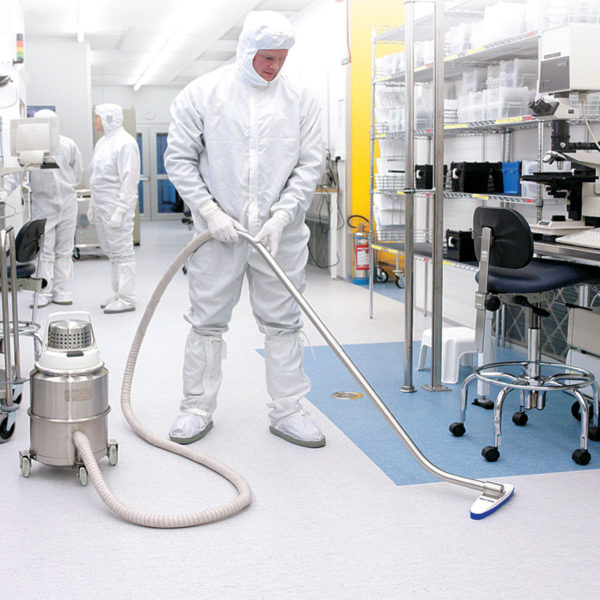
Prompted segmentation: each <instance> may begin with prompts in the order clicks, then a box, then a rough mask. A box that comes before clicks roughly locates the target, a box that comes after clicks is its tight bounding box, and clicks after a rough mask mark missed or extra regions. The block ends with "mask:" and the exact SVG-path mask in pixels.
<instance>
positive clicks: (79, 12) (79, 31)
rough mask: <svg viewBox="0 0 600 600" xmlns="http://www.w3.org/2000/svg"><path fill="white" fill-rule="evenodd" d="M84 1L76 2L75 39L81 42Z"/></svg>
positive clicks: (83, 27)
mask: <svg viewBox="0 0 600 600" xmlns="http://www.w3.org/2000/svg"><path fill="white" fill-rule="evenodd" d="M84 3H85V0H79V2H78V3H77V41H78V42H79V43H80V44H81V42H83V38H84V37H85V25H84V18H83V13H84V8H83V6H84Z"/></svg>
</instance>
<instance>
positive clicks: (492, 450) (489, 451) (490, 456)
mask: <svg viewBox="0 0 600 600" xmlns="http://www.w3.org/2000/svg"><path fill="white" fill-rule="evenodd" d="M576 452H577V451H576ZM481 456H483V458H485V460H487V461H488V462H496V461H497V460H498V459H499V458H500V452H498V448H496V446H486V447H485V448H484V449H483V450H482V451H481Z"/></svg>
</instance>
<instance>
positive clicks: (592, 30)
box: [521, 23, 600, 235]
mask: <svg viewBox="0 0 600 600" xmlns="http://www.w3.org/2000/svg"><path fill="white" fill-rule="evenodd" d="M539 56H540V57H539V77H538V92H539V93H540V94H543V96H540V97H538V98H536V99H535V100H533V101H532V102H530V103H529V107H530V109H531V111H532V113H533V115H534V116H535V117H537V118H538V119H540V120H551V127H552V136H551V146H550V150H549V151H547V152H546V154H545V156H544V158H543V162H545V163H548V164H551V163H553V162H555V161H561V162H564V161H570V163H571V169H570V170H563V171H546V172H538V173H533V174H530V175H523V176H522V177H521V178H522V179H524V180H526V181H535V182H537V183H541V184H543V185H545V186H546V189H547V190H548V193H549V195H550V196H552V197H555V198H565V199H566V202H567V210H568V218H567V219H565V218H564V216H563V215H561V216H556V217H553V218H552V220H550V221H540V222H539V223H538V224H537V225H533V226H532V231H533V232H534V233H543V234H546V235H565V234H567V233H574V232H577V231H583V230H585V229H589V228H592V227H600V181H599V180H598V175H599V169H600V145H599V144H598V142H597V141H596V139H595V138H594V135H593V133H592V131H591V128H590V126H589V123H588V120H587V116H586V113H585V102H586V100H587V95H588V93H589V92H595V91H600V69H598V68H597V66H596V65H595V64H594V63H595V60H596V57H597V56H600V25H595V24H594V25H592V24H587V23H576V24H570V25H566V26H563V27H557V28H556V29H550V30H547V31H544V32H543V33H542V35H541V42H540V55H539ZM573 93H577V94H578V95H579V104H580V106H571V105H570V104H569V95H570V94H573ZM582 116H583V120H584V123H585V126H586V127H587V129H588V131H589V133H590V137H591V138H592V139H593V140H594V141H593V142H574V141H571V138H570V123H569V121H571V120H574V119H577V120H579V119H581V118H582Z"/></svg>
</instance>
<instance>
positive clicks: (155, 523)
mask: <svg viewBox="0 0 600 600" xmlns="http://www.w3.org/2000/svg"><path fill="white" fill-rule="evenodd" d="M209 239H211V236H210V233H209V232H205V233H202V234H200V235H198V236H197V237H195V238H194V239H193V240H192V241H191V242H190V243H189V244H188V245H187V246H186V247H185V248H184V249H183V250H182V251H181V252H180V253H179V254H178V255H177V256H176V257H175V260H174V261H173V263H172V264H171V266H170V267H169V268H168V269H167V271H166V272H165V274H164V275H163V277H162V279H161V280H160V282H159V283H158V285H157V287H156V289H155V290H154V293H153V294H152V296H151V298H150V301H149V302H148V306H147V307H146V310H145V312H144V314H143V316H142V319H141V321H140V324H139V325H138V328H137V331H136V333H135V337H134V339H133V342H132V344H131V348H130V350H129V356H128V357H127V363H126V365H125V372H124V374H123V382H122V384H121V410H122V411H123V414H124V415H125V418H126V419H127V422H128V423H129V425H131V428H132V429H133V430H134V431H135V433H137V435H139V436H140V437H141V438H143V439H144V440H146V441H147V442H148V443H149V444H152V445H153V446H157V447H158V448H162V449H163V450H167V451H169V452H172V453H173V454H179V455H180V456H183V457H185V458H188V459H189V460H191V461H194V462H196V463H198V464H201V465H203V466H205V467H208V468H209V469H211V470H213V471H214V472H215V473H218V474H219V475H221V476H223V477H224V478H225V479H227V480H228V481H230V482H231V483H232V484H233V485H234V486H235V487H236V489H237V491H238V496H237V497H236V498H234V499H233V500H231V501H229V502H226V503H225V504H221V505H220V506H216V507H214V508H208V509H205V510H202V511H199V512H191V513H181V514H156V513H146V512H141V511H139V510H134V509H132V508H129V507H128V506H126V505H125V504H123V503H122V502H121V501H120V500H118V499H117V498H116V497H115V496H114V495H113V494H112V493H111V491H110V490H109V489H108V487H107V485H106V483H105V482H104V479H103V478H102V473H101V472H100V468H99V467H98V463H97V462H96V459H95V458H94V454H93V452H92V450H91V448H90V444H89V441H88V439H87V437H86V436H85V435H84V434H83V433H81V432H80V431H77V432H75V433H74V435H73V441H74V442H75V445H76V446H77V450H78V451H79V454H80V456H81V459H82V460H83V463H84V465H85V468H86V469H87V471H88V478H89V480H90V481H91V482H92V483H93V484H94V487H95V488H96V491H97V492H98V494H99V495H100V498H101V499H102V501H103V502H104V503H105V504H106V506H108V508H110V510H112V511H113V512H114V513H115V514H117V515H118V516H119V517H121V518H122V519H124V520H125V521H129V522H131V523H135V524H136V525H143V526H145V527H158V528H170V529H173V528H178V527H193V526H195V525H205V524H207V523H212V522H214V521H220V520H222V519H226V518H227V517H231V516H233V515H235V514H237V513H239V512H240V511H241V510H243V509H244V508H245V507H246V506H248V505H249V504H250V502H251V500H252V491H251V490H250V486H249V485H248V483H247V482H246V481H245V479H243V478H242V477H241V476H240V475H238V473H236V472H235V471H234V470H233V469H231V468H230V467H228V466H226V465H224V464H222V463H220V462H218V461H217V460H215V459H214V458H211V457H210V456H207V455H206V454H202V453H200V452H197V451H195V450H192V449H191V448H189V447H187V446H181V445H180V444H176V443H175V442H171V441H170V440H166V439H163V438H160V437H158V436H156V435H154V434H153V433H152V432H151V431H149V430H148V429H146V428H145V427H144V426H143V425H142V424H141V423H140V421H139V420H138V419H137V417H136V416H135V414H134V412H133V409H132V407H131V382H132V380H133V372H134V369H135V365H136V362H137V357H138V354H139V351H140V347H141V345H142V341H143V339H144V336H145V334H146V331H147V329H148V325H149V324H150V321H151V320H152V316H153V315H154V311H155V310H156V307H157V306H158V303H159V301H160V299H161V297H162V295H163V293H164V291H165V289H166V288H167V286H168V285H169V283H170V282H171V280H172V279H173V277H174V276H175V273H177V272H178V271H179V270H180V269H181V267H182V266H183V264H184V263H185V261H186V259H187V258H188V257H189V256H191V255H192V254H193V253H194V252H195V251H196V250H197V249H198V248H199V247H200V246H201V245H202V244H204V243H205V242H206V241H208V240H209Z"/></svg>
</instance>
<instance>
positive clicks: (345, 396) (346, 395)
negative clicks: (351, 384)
mask: <svg viewBox="0 0 600 600" xmlns="http://www.w3.org/2000/svg"><path fill="white" fill-rule="evenodd" d="M331 395H332V396H333V397H334V398H339V399H340V400H356V399H357V398H362V394H361V393H360V392H334V393H333V394H331Z"/></svg>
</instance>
